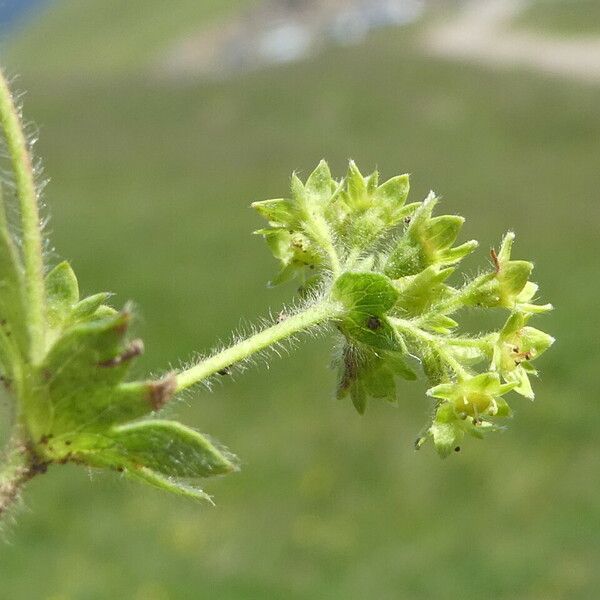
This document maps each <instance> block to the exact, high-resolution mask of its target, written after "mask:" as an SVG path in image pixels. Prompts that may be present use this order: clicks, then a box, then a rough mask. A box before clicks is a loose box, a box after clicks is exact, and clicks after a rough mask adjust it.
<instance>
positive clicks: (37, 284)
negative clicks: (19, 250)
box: [0, 70, 46, 363]
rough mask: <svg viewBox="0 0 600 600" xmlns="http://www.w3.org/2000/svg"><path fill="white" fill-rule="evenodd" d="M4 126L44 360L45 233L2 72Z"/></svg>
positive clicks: (34, 340) (0, 116)
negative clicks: (42, 231) (43, 249)
mask: <svg viewBox="0 0 600 600" xmlns="http://www.w3.org/2000/svg"><path fill="white" fill-rule="evenodd" d="M0 125H1V126H2V131H3V133H4V138H5V141H6V147H7V150H8V154H9V156H10V159H11V161H12V168H13V171H14V177H15V184H16V189H17V197H18V199H19V207H20V216H21V227H22V239H23V261H24V266H25V301H26V302H25V304H26V311H27V323H28V329H29V336H30V354H31V360H32V361H33V362H34V363H35V362H37V361H39V360H40V359H41V357H42V356H43V353H44V344H45V322H46V321H45V305H46V294H45V289H44V261H43V255H42V233H41V227H40V215H39V210H38V201H37V190H36V186H35V181H34V176H33V167H32V164H31V156H30V154H29V150H28V146H27V140H26V139H25V134H24V133H23V129H22V127H21V122H20V119H19V113H18V111H17V109H16V107H15V104H14V102H13V98H12V95H11V92H10V89H9V86H8V83H7V81H6V78H5V76H4V73H3V72H2V71H1V70H0Z"/></svg>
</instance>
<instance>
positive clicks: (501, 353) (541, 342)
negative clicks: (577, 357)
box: [492, 313, 554, 400]
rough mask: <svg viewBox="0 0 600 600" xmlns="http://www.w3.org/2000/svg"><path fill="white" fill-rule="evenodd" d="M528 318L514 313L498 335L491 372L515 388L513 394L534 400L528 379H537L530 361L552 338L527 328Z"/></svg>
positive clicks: (551, 342) (551, 341)
mask: <svg viewBox="0 0 600 600" xmlns="http://www.w3.org/2000/svg"><path fill="white" fill-rule="evenodd" d="M529 317H530V315H529V314H524V313H513V314H512V315H511V316H510V317H509V318H508V320H507V321H506V323H505V324H504V327H503V328H502V330H501V331H500V333H499V334H498V340H497V342H496V344H495V345H494V354H493V359H492V368H493V369H494V370H495V371H497V372H498V373H499V374H500V375H501V376H502V379H504V381H506V382H508V383H513V384H515V387H514V390H515V392H518V393H519V394H521V395H522V396H525V397H526V398H530V399H532V400H533V398H534V393H533V389H532V388H531V382H530V381H529V376H530V375H537V371H536V370H535V368H533V367H532V365H531V361H533V360H535V359H536V358H538V357H539V356H540V355H541V354H542V353H544V352H545V351H546V350H547V349H548V348H549V347H550V346H551V345H552V344H553V343H554V338H553V337H552V336H551V335H548V334H547V333H544V332H543V331H540V330H539V329H535V328H534V327H528V326H526V323H527V321H528V319H529Z"/></svg>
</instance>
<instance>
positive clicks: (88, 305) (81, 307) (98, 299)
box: [70, 292, 112, 322]
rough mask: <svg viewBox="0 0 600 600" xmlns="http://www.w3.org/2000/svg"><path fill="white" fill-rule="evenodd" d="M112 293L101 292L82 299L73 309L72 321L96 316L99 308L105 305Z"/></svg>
mask: <svg viewBox="0 0 600 600" xmlns="http://www.w3.org/2000/svg"><path fill="white" fill-rule="evenodd" d="M111 295H112V294H110V293H109V292H101V293H99V294H94V295H93V296H88V297H87V298H84V299H83V300H80V301H79V302H78V303H77V304H76V305H75V306H74V307H73V309H72V310H71V316H70V320H71V321H72V322H77V321H83V320H87V319H90V318H93V317H94V316H96V312H97V311H98V309H99V308H100V307H101V306H103V305H104V304H105V303H106V302H107V301H108V299H109V298H110V297H111Z"/></svg>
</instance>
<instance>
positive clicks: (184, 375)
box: [176, 302, 343, 391]
mask: <svg viewBox="0 0 600 600" xmlns="http://www.w3.org/2000/svg"><path fill="white" fill-rule="evenodd" d="M342 310H343V308H342V307H341V306H340V305H338V304H336V303H330V302H322V303H318V304H315V305H313V306H311V307H309V308H307V309H306V310H304V311H301V312H299V313H297V314H295V315H291V316H289V317H287V318H285V319H283V320H282V321H281V322H280V323H277V324H276V325H273V326H272V327H268V328H267V329H263V330H262V331H259V332H258V333H256V334H254V335H252V336H250V337H249V338H247V339H245V340H242V341H241V342H238V343H237V344H234V345H233V346H230V347H229V348H226V349H225V350H222V351H221V352H218V353H217V354H214V355H213V356H211V357H209V358H207V359H205V360H203V361H201V362H200V363H198V364H197V365H194V366H193V367H190V368H189V369H186V370H185V371H182V372H181V373H179V374H178V375H177V388H176V389H177V391H181V390H184V389H186V388H189V387H191V386H192V385H194V384H196V383H198V382H200V381H202V380H204V379H206V378H207V377H210V376H211V375H214V374H215V373H218V372H219V371H223V370H225V369H228V368H229V367H232V366H234V365H236V364H237V363H239V362H241V361H243V360H245V359H247V358H249V357H250V356H252V355H253V354H256V353H257V352H260V351H261V350H264V349H266V348H268V347H269V346H272V345H273V344H276V343H277V342H280V341H282V340H285V339H286V338H289V337H290V336H293V335H295V334H297V333H300V332H302V331H304V330H306V329H309V328H311V327H313V326H315V325H318V324H320V323H323V322H325V321H328V320H330V319H334V318H336V317H337V316H339V315H340V314H341V312H342Z"/></svg>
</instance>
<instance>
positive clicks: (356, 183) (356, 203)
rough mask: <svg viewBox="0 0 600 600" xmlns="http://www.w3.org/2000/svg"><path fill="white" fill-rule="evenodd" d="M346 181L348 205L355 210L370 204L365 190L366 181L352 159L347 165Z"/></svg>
mask: <svg viewBox="0 0 600 600" xmlns="http://www.w3.org/2000/svg"><path fill="white" fill-rule="evenodd" d="M346 182H347V186H348V192H347V195H348V204H349V205H350V207H351V208H352V209H355V210H356V209H358V210H363V209H365V208H367V207H368V206H369V205H370V204H371V203H370V200H369V193H368V191H367V182H366V181H365V178H364V177H363V175H362V173H361V172H360V171H359V170H358V167H357V166H356V163H355V162H354V161H353V160H351V161H350V163H349V165H348V175H347V176H346Z"/></svg>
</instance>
